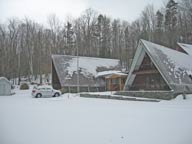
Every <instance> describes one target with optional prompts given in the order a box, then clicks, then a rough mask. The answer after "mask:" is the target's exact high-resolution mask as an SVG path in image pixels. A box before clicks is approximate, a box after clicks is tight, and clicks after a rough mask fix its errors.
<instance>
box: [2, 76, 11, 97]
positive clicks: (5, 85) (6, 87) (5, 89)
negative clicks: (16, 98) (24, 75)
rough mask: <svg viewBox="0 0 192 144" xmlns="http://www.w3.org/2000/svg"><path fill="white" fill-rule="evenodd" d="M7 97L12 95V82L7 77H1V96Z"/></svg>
mask: <svg viewBox="0 0 192 144" xmlns="http://www.w3.org/2000/svg"><path fill="white" fill-rule="evenodd" d="M7 95H11V82H10V81H9V80H8V79H7V78H5V77H0V96H7Z"/></svg>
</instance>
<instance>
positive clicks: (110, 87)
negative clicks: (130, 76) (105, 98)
mask: <svg viewBox="0 0 192 144" xmlns="http://www.w3.org/2000/svg"><path fill="white" fill-rule="evenodd" d="M97 78H104V79H105V90H106V91H122V90H123V87H124V85H125V81H126V79H127V74H126V73H123V72H121V71H103V72H100V73H98V74H97Z"/></svg>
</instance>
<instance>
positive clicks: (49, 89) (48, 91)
mask: <svg viewBox="0 0 192 144" xmlns="http://www.w3.org/2000/svg"><path fill="white" fill-rule="evenodd" d="M46 94H47V96H48V97H51V96H53V91H52V88H46Z"/></svg>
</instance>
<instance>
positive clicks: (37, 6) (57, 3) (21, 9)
mask: <svg viewBox="0 0 192 144" xmlns="http://www.w3.org/2000/svg"><path fill="white" fill-rule="evenodd" d="M163 1H164V0H0V11H1V12H0V21H1V22H5V21H6V20H7V19H8V18H12V17H18V18H24V17H29V18H31V19H33V20H35V21H37V22H40V23H46V22H47V17H48V16H49V15H50V14H56V16H57V17H58V18H59V19H60V20H64V19H65V18H66V17H70V16H72V17H78V16H80V15H81V13H82V12H83V11H84V10H85V9H87V8H93V9H95V10H97V11H98V12H101V13H102V14H106V15H108V16H110V17H112V18H120V19H124V20H127V21H129V22H131V21H133V20H135V19H137V18H138V17H139V15H140V13H141V12H142V10H143V9H144V7H145V6H146V5H148V4H153V5H154V7H155V9H158V8H160V7H162V6H163V3H164V2H163Z"/></svg>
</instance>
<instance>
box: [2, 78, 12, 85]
mask: <svg viewBox="0 0 192 144" xmlns="http://www.w3.org/2000/svg"><path fill="white" fill-rule="evenodd" d="M1 80H4V81H6V82H7V83H9V84H11V82H10V81H9V80H8V79H7V78H5V77H0V81H1Z"/></svg>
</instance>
